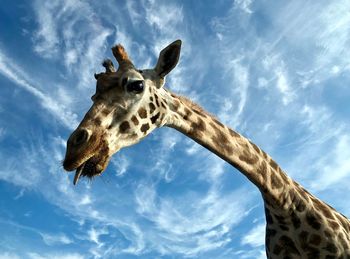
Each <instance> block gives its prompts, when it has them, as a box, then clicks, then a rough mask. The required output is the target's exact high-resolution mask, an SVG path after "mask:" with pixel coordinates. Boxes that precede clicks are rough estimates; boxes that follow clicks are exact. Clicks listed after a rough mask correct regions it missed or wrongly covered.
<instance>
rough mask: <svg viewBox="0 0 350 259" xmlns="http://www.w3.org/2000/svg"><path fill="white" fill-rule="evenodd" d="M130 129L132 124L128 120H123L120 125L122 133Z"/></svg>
mask: <svg viewBox="0 0 350 259" xmlns="http://www.w3.org/2000/svg"><path fill="white" fill-rule="evenodd" d="M128 129H130V124H129V122H127V121H123V122H122V123H121V124H120V126H119V130H120V132H121V133H125V132H126V131H127V130H128Z"/></svg>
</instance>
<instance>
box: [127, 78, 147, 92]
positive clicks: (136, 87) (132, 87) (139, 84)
mask: <svg viewBox="0 0 350 259" xmlns="http://www.w3.org/2000/svg"><path fill="white" fill-rule="evenodd" d="M143 89H144V84H143V80H137V81H133V82H130V83H128V84H127V86H126V90H127V91H128V92H135V93H141V92H142V91H143Z"/></svg>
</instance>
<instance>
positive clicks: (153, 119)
mask: <svg viewBox="0 0 350 259" xmlns="http://www.w3.org/2000/svg"><path fill="white" fill-rule="evenodd" d="M159 115H160V113H159V112H158V113H157V114H156V115H154V116H153V117H152V118H151V122H152V123H153V124H154V123H155V122H156V121H157V119H158V118H159Z"/></svg>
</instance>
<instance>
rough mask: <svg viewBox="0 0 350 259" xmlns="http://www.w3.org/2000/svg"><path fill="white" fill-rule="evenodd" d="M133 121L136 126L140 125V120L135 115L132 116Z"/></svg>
mask: <svg viewBox="0 0 350 259" xmlns="http://www.w3.org/2000/svg"><path fill="white" fill-rule="evenodd" d="M131 121H132V122H133V123H134V125H135V126H137V125H139V120H138V119H137V118H136V116H135V115H133V116H132V117H131Z"/></svg>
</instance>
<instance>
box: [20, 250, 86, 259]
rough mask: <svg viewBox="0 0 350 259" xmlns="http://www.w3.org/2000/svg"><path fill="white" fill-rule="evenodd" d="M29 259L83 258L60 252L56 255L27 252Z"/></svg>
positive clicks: (75, 254)
mask: <svg viewBox="0 0 350 259" xmlns="http://www.w3.org/2000/svg"><path fill="white" fill-rule="evenodd" d="M27 255H28V256H29V258H30V259H83V258H85V257H84V256H83V255H81V254H79V253H62V252H56V253H44V254H39V253H35V252H29V253H27Z"/></svg>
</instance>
